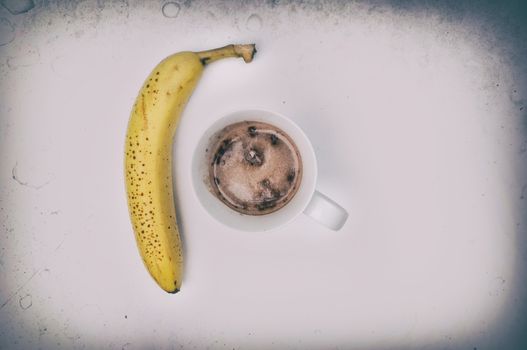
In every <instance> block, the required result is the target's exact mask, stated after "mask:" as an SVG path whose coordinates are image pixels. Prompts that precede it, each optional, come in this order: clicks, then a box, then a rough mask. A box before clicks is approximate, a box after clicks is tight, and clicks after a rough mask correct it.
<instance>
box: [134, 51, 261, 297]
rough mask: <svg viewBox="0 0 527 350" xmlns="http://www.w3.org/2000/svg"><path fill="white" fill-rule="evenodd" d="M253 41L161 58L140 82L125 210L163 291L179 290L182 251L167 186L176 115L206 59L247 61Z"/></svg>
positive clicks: (172, 192) (170, 182)
mask: <svg viewBox="0 0 527 350" xmlns="http://www.w3.org/2000/svg"><path fill="white" fill-rule="evenodd" d="M255 53H256V49H255V45H254V44H250V45H228V46H225V47H221V48H218V49H213V50H208V51H201V52H179V53H176V54H173V55H171V56H169V57H167V58H165V59H164V60H163V61H161V62H160V63H159V64H158V65H157V66H156V67H155V68H154V70H153V71H152V73H150V75H149V76H148V78H147V79H146V81H145V82H144V84H143V86H142V87H141V90H140V91H139V94H138V96H137V98H136V100H135V103H134V105H133V108H132V112H131V115H130V120H129V122H128V130H127V133H126V146H125V162H124V163H125V177H126V192H127V196H128V210H129V212H130V219H131V222H132V226H133V230H134V233H135V238H136V241H137V246H138V248H139V252H140V254H141V257H142V259H143V262H144V264H145V266H146V268H147V269H148V271H149V273H150V275H151V276H152V277H153V278H154V280H155V281H156V282H157V284H158V285H159V286H160V287H161V288H162V289H163V290H165V291H166V292H168V293H177V292H178V291H179V290H180V288H181V282H182V272H183V255H182V249H181V239H180V236H179V230H178V225H177V221H176V208H175V205H174V190H173V188H172V144H173V138H174V134H175V131H176V128H177V125H178V122H179V120H180V117H181V114H182V112H183V110H184V108H185V105H186V104H187V101H188V99H189V98H190V96H191V94H192V92H193V91H194V88H195V87H196V84H197V83H198V81H199V79H200V77H201V75H202V72H203V69H204V67H205V66H206V65H208V64H209V63H211V62H213V61H216V60H219V59H222V58H227V57H242V58H243V59H244V61H245V62H247V63H249V62H251V61H252V59H253V56H254V54H255Z"/></svg>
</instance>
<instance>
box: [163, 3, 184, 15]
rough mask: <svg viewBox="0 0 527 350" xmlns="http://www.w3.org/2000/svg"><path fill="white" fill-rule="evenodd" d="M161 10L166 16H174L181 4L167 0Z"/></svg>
mask: <svg viewBox="0 0 527 350" xmlns="http://www.w3.org/2000/svg"><path fill="white" fill-rule="evenodd" d="M161 11H163V16H165V17H167V18H176V17H177V16H178V15H179V11H181V6H180V5H179V4H178V3H177V2H167V3H166V4H164V5H163V8H162V10H161Z"/></svg>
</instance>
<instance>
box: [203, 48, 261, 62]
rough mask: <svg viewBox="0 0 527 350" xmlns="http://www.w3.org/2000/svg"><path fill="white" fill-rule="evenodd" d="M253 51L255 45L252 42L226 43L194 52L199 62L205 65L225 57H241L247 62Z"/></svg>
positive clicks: (250, 59) (251, 58) (250, 58)
mask: <svg viewBox="0 0 527 350" xmlns="http://www.w3.org/2000/svg"><path fill="white" fill-rule="evenodd" d="M255 53H256V46H255V45H254V44H246V45H227V46H224V47H219V48H217V49H212V50H207V51H200V52H196V55H198V57H199V59H200V61H201V63H203V65H204V66H205V65H207V64H209V63H211V62H214V61H217V60H220V59H222V58H227V57H242V58H243V60H244V61H245V63H249V62H251V61H252V60H253V57H254V54H255Z"/></svg>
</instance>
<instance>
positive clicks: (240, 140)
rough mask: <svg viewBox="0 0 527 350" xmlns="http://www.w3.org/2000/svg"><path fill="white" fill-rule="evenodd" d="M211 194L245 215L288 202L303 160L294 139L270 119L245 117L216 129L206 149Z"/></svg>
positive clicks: (266, 212) (300, 178) (268, 211)
mask: <svg viewBox="0 0 527 350" xmlns="http://www.w3.org/2000/svg"><path fill="white" fill-rule="evenodd" d="M207 152H208V153H209V156H208V159H209V181H210V187H211V189H212V192H213V193H214V194H215V195H216V197H218V198H219V199H220V200H221V201H222V202H223V203H225V204H226V205H227V206H229V207H230V208H232V209H234V210H236V211H238V212H240V213H242V214H247V215H263V214H269V213H272V212H274V211H276V210H278V209H280V208H282V207H283V206H284V205H286V204H287V203H288V202H289V201H290V200H291V199H292V198H293V196H294V195H295V193H296V192H297V190H298V187H299V186H300V182H301V180H302V159H301V157H300V153H299V151H298V149H297V147H296V145H295V143H294V142H293V140H291V138H290V137H289V136H288V135H287V134H286V133H285V132H284V131H282V130H281V129H279V128H277V127H276V126H273V125H271V124H268V123H262V122H253V121H243V122H238V123H235V124H231V125H228V126H226V127H225V128H223V129H222V130H220V131H219V132H217V133H216V134H215V135H214V136H213V138H212V139H211V143H210V145H209V147H208V148H207Z"/></svg>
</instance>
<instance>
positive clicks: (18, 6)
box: [0, 0, 35, 15]
mask: <svg viewBox="0 0 527 350" xmlns="http://www.w3.org/2000/svg"><path fill="white" fill-rule="evenodd" d="M0 4H2V6H4V7H5V8H6V9H7V10H8V11H9V12H11V14H12V15H19V14H21V13H24V12H27V11H29V10H31V9H32V8H33V7H35V3H34V2H33V0H0Z"/></svg>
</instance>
